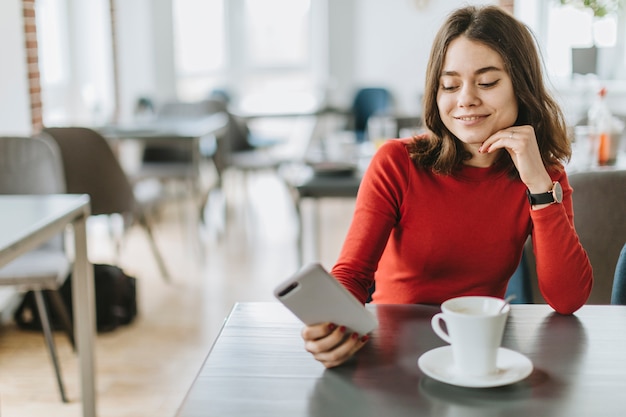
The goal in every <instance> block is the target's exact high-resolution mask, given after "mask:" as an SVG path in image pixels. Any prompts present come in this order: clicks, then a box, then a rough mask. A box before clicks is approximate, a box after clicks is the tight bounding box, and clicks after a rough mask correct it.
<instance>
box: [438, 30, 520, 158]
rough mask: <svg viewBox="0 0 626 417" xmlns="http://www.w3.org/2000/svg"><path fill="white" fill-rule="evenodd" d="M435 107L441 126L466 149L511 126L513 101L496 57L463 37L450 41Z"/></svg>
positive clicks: (502, 68) (506, 78) (513, 109)
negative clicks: (463, 144) (437, 109)
mask: <svg viewBox="0 0 626 417" xmlns="http://www.w3.org/2000/svg"><path fill="white" fill-rule="evenodd" d="M437 107H438V108H439V114H440V116H441V120H442V122H443V124H444V125H445V126H446V127H447V128H448V130H450V132H452V133H453V134H454V135H455V136H456V137H457V138H459V139H460V140H461V141H462V142H464V143H465V144H466V148H468V150H469V149H471V148H477V147H478V146H480V145H481V144H482V143H483V142H484V141H485V139H487V138H488V137H489V136H491V135H492V134H493V133H495V132H497V131H499V130H501V129H504V128H507V127H511V126H513V124H514V123H515V120H517V112H518V108H517V100H516V97H515V94H514V93H513V84H512V83H511V78H510V77H509V74H508V73H507V72H506V71H505V69H504V62H503V61H502V58H501V57H500V55H499V54H498V53H497V52H496V51H494V50H493V49H491V48H489V47H487V46H485V45H484V44H482V43H479V42H475V41H471V40H469V39H467V38H466V37H463V36H461V37H459V38H457V39H455V40H453V41H452V42H451V43H450V45H449V46H448V51H447V53H446V55H445V57H444V61H443V69H442V72H441V76H440V79H439V89H438V91H437ZM473 145H477V146H473Z"/></svg>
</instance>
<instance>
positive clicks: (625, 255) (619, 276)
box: [611, 243, 626, 305]
mask: <svg viewBox="0 0 626 417" xmlns="http://www.w3.org/2000/svg"><path fill="white" fill-rule="evenodd" d="M611 304H620V305H626V243H624V246H623V247H622V251H621V252H620V254H619V258H618V259H617V265H616V266H615V278H614V279H613V290H612V291H611Z"/></svg>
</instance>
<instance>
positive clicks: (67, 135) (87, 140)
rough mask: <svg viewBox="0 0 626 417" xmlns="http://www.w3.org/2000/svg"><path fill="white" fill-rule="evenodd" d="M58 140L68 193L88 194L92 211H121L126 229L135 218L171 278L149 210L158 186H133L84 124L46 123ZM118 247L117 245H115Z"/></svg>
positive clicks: (104, 143) (100, 139)
mask: <svg viewBox="0 0 626 417" xmlns="http://www.w3.org/2000/svg"><path fill="white" fill-rule="evenodd" d="M43 132H44V133H46V134H48V135H49V136H50V137H52V138H53V139H54V140H55V142H56V143H57V145H58V147H59V149H60V152H61V157H62V160H63V169H64V175H65V179H66V187H67V192H68V193H76V194H89V196H90V198H91V214H92V215H94V216H95V215H113V214H120V215H122V217H123V219H124V227H125V230H126V229H127V228H128V227H130V226H131V225H133V224H134V223H135V222H136V223H139V225H141V226H142V227H143V229H144V230H145V231H146V233H147V236H148V243H149V244H150V248H151V249H152V252H153V254H154V257H155V259H156V262H157V264H158V266H159V269H160V271H161V274H162V275H163V278H165V279H166V280H167V281H169V280H170V273H169V271H168V269H167V267H166V265H165V261H164V259H163V255H162V254H161V252H160V250H159V248H158V246H157V244H156V241H155V237H154V234H153V231H152V225H151V222H150V220H149V217H150V215H151V213H152V212H153V211H154V209H155V208H156V207H158V205H159V204H160V203H161V201H162V200H161V199H162V197H163V196H162V194H161V193H160V191H159V190H158V189H155V190H148V191H149V192H144V193H142V192H140V191H142V190H143V191H145V190H146V189H138V188H133V185H132V184H131V182H130V180H129V178H128V176H127V175H126V173H125V172H124V170H123V169H122V166H121V165H120V162H119V160H118V159H117V157H116V156H115V154H114V153H113V150H112V149H111V147H110V145H109V143H108V142H107V141H106V139H105V138H104V137H103V136H102V135H101V134H99V133H98V132H96V131H94V130H92V129H89V128H85V127H49V128H45V129H44V130H43ZM118 251H119V248H118Z"/></svg>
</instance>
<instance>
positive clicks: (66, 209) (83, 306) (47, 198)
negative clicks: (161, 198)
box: [0, 194, 96, 417]
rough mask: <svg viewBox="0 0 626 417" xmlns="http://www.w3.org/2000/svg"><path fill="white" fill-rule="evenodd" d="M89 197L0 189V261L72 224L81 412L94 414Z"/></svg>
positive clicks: (88, 414) (15, 256)
mask: <svg viewBox="0 0 626 417" xmlns="http://www.w3.org/2000/svg"><path fill="white" fill-rule="evenodd" d="M89 203H90V202H89V196H88V195H86V194H80V195H78V194H54V195H0V231H1V232H0V266H2V265H5V264H7V263H9V262H11V261H12V260H13V259H15V258H17V257H19V256H20V255H22V254H24V253H26V252H28V251H30V250H32V249H35V248H36V247H38V246H39V245H41V244H42V243H44V242H46V241H47V240H49V239H50V238H51V237H53V236H55V235H57V234H58V233H59V232H63V231H64V230H65V228H66V227H67V226H68V225H72V227H73V232H74V233H73V235H74V256H75V259H74V270H73V280H72V300H73V301H72V303H73V311H74V315H73V316H74V334H75V335H76V342H77V347H78V356H79V364H80V386H81V397H82V405H83V417H95V416H96V395H95V392H96V391H95V372H94V339H95V322H96V321H95V299H94V297H95V295H94V285H93V269H92V268H91V266H90V264H89V260H88V258H87V233H86V221H87V218H88V217H89V214H90V205H89Z"/></svg>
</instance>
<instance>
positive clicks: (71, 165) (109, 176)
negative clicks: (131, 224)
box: [44, 127, 135, 215]
mask: <svg viewBox="0 0 626 417" xmlns="http://www.w3.org/2000/svg"><path fill="white" fill-rule="evenodd" d="M44 132H45V133H46V134H48V135H50V136H51V137H52V138H53V139H54V140H55V141H56V143H57V144H58V146H59V149H60V151H61V157H62V160H63V168H64V173H65V179H66V185H67V192H68V193H77V194H83V193H84V194H89V196H90V198H91V214H93V215H98V214H114V213H120V214H128V213H132V212H133V210H134V209H135V197H134V194H133V189H132V186H131V184H130V181H129V179H128V177H127V175H126V173H125V172H124V170H123V169H122V166H121V165H120V162H119V160H118V159H117V157H116V156H115V154H114V153H113V150H112V148H111V146H110V145H109V143H108V142H107V140H106V139H105V138H104V137H103V136H102V135H100V134H99V133H98V132H96V131H94V130H92V129H88V128H84V127H51V128H45V129H44Z"/></svg>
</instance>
